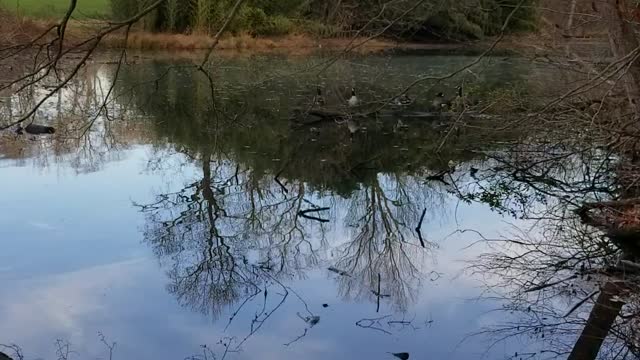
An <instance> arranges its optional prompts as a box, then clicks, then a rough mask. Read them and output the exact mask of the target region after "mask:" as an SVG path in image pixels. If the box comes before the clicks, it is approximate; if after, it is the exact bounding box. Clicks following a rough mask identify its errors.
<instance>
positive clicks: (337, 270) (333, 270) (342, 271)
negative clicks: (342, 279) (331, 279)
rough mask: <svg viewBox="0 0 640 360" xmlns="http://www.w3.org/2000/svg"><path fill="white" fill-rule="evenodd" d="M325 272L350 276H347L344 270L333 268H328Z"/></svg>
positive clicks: (347, 274)
mask: <svg viewBox="0 0 640 360" xmlns="http://www.w3.org/2000/svg"><path fill="white" fill-rule="evenodd" d="M327 270H329V271H332V272H334V273H336V274H338V275H340V276H351V275H349V273H348V272H346V271H344V270H340V269H336V268H334V267H333V266H330V267H328V268H327Z"/></svg>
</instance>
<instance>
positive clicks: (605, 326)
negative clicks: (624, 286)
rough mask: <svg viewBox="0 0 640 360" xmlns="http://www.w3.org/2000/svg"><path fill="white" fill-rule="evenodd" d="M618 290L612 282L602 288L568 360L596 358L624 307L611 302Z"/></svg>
mask: <svg viewBox="0 0 640 360" xmlns="http://www.w3.org/2000/svg"><path fill="white" fill-rule="evenodd" d="M619 290H620V288H619V287H618V285H616V284H615V283H613V282H608V283H606V284H605V285H604V286H603V287H602V289H601V291H600V295H599V296H598V299H597V300H596V304H595V305H594V307H593V309H592V310H591V314H589V319H588V320H587V324H586V325H585V327H584V329H583V330H582V334H580V337H579V338H578V341H576V345H575V346H574V347H573V350H572V351H571V355H569V358H568V360H593V359H595V358H596V357H597V356H598V352H600V347H601V346H602V342H603V341H604V339H605V338H606V337H607V334H608V333H609V331H610V330H611V326H612V325H613V323H614V322H615V320H616V318H617V317H618V314H619V313H620V310H621V309H622V306H623V305H624V303H623V302H621V301H614V300H613V298H614V296H615V295H617V294H618V293H619Z"/></svg>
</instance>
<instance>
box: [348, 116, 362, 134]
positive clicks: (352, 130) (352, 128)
mask: <svg viewBox="0 0 640 360" xmlns="http://www.w3.org/2000/svg"><path fill="white" fill-rule="evenodd" d="M347 129H349V137H350V138H351V139H353V136H354V135H355V134H356V133H357V132H358V131H359V130H360V125H358V123H357V122H355V120H352V119H349V120H347Z"/></svg>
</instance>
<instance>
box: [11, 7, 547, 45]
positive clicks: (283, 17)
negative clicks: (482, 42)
mask: <svg viewBox="0 0 640 360" xmlns="http://www.w3.org/2000/svg"><path fill="white" fill-rule="evenodd" d="M0 1H2V0H0ZM94 1H98V0H94ZM105 1H106V0H105ZM109 1H111V6H112V9H113V14H114V16H115V17H116V18H117V19H122V18H126V17H129V16H131V15H133V14H135V12H136V11H139V10H140V9H141V8H142V7H143V6H144V5H145V4H146V2H147V1H148V0H109ZM234 3H235V1H233V0H167V2H166V3H165V5H164V6H163V7H162V8H161V9H160V11H158V12H157V13H156V14H154V15H152V16H149V17H148V18H147V19H145V22H144V24H145V27H146V28H147V29H148V30H153V31H171V32H186V33H189V32H194V31H196V32H201V33H207V32H208V33H211V32H215V30H216V29H218V28H219V27H220V25H221V24H222V22H223V21H224V19H225V17H226V15H227V14H228V12H229V10H230V9H231V7H232V6H233V5H234ZM519 3H520V0H444V4H443V0H428V1H425V2H423V3H420V4H419V6H416V4H417V3H416V1H415V0H398V1H396V2H395V3H394V6H385V5H384V4H381V3H380V2H378V1H374V0H357V1H356V0H340V1H338V0H322V1H321V0H249V1H247V2H245V4H244V5H243V6H242V8H241V9H240V11H239V12H238V14H237V15H236V17H235V19H234V21H233V22H232V23H231V24H230V27H229V31H230V32H233V33H239V32H249V33H251V34H253V35H258V36H259V35H283V34H288V33H291V32H293V31H295V30H296V29H298V28H302V29H305V30H307V31H308V32H310V33H312V34H314V35H319V36H335V35H336V34H345V35H346V34H349V33H351V34H352V33H353V32H354V31H356V30H359V29H361V28H363V27H365V25H366V28H365V29H364V32H363V33H362V35H368V34H370V33H373V32H376V31H378V30H379V29H380V28H383V27H385V28H386V27H388V29H387V30H388V31H387V34H388V35H391V36H395V37H399V38H404V39H407V40H411V39H416V38H425V37H431V38H444V39H465V38H482V37H483V36H486V35H495V34H497V33H499V32H500V31H501V30H502V27H503V24H504V23H505V21H506V19H507V18H509V22H508V24H507V27H506V30H508V31H522V30H531V29H532V28H533V27H534V24H535V19H536V12H535V6H534V5H536V3H537V0H526V1H525V3H524V6H522V7H520V8H518V4H519ZM514 9H517V11H515V12H514V13H513V15H512V16H510V14H511V13H512V12H513V10H514ZM371 19H374V21H373V22H371ZM297 24H302V26H298V25H297Z"/></svg>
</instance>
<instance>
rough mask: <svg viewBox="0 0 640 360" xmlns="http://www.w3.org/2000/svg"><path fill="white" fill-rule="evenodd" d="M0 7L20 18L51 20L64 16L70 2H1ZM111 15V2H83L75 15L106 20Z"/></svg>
mask: <svg viewBox="0 0 640 360" xmlns="http://www.w3.org/2000/svg"><path fill="white" fill-rule="evenodd" d="M0 6H2V7H3V8H5V9H7V10H9V11H11V12H14V13H16V14H18V15H20V16H30V17H36V18H43V19H50V18H59V17H61V16H63V15H64V14H65V13H66V11H67V9H68V7H69V0H0ZM110 14H111V5H110V3H109V0H81V1H78V8H77V10H76V13H75V14H74V15H75V17H76V18H87V17H97V18H105V17H108V16H110Z"/></svg>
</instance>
